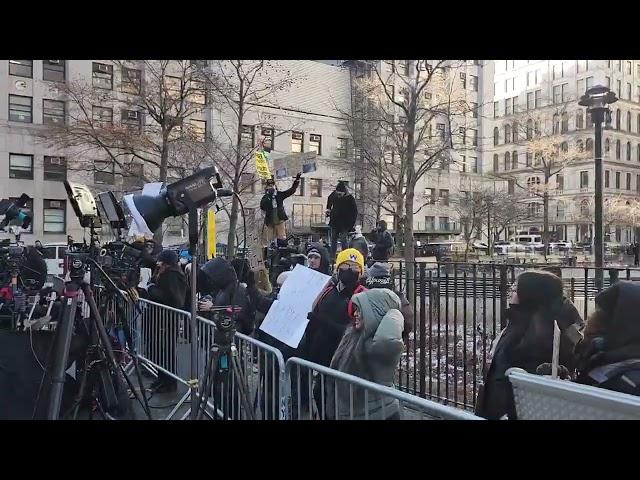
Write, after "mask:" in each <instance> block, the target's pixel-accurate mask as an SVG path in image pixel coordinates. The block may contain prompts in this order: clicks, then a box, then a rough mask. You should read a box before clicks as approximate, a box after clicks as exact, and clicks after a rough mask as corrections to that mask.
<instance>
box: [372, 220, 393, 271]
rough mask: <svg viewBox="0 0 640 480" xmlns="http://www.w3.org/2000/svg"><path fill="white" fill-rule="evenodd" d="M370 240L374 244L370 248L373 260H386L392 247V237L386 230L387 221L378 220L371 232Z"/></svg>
mask: <svg viewBox="0 0 640 480" xmlns="http://www.w3.org/2000/svg"><path fill="white" fill-rule="evenodd" d="M371 240H373V242H374V243H375V244H376V245H375V247H373V249H372V250H371V256H372V257H373V259H374V260H376V261H380V262H386V261H387V260H389V255H391V250H392V249H393V237H392V236H391V234H390V233H389V231H388V230H387V222H385V221H384V220H379V221H378V225H377V226H376V229H375V230H374V231H373V232H371Z"/></svg>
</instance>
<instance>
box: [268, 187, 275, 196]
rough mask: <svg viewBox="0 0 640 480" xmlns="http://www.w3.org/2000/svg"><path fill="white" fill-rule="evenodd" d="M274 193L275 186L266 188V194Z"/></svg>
mask: <svg viewBox="0 0 640 480" xmlns="http://www.w3.org/2000/svg"><path fill="white" fill-rule="evenodd" d="M274 193H276V189H275V188H267V194H268V195H273V194H274Z"/></svg>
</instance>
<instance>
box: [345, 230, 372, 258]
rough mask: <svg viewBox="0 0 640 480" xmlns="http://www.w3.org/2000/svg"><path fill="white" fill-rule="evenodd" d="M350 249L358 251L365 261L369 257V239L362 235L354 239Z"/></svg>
mask: <svg viewBox="0 0 640 480" xmlns="http://www.w3.org/2000/svg"><path fill="white" fill-rule="evenodd" d="M349 248H355V249H356V250H358V251H359V252H360V253H361V254H362V256H363V257H364V259H365V260H366V259H367V258H368V257H369V244H368V243H367V239H366V238H364V237H363V236H362V235H361V236H359V237H356V238H353V239H352V240H351V242H350V243H349Z"/></svg>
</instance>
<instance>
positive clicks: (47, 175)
mask: <svg viewBox="0 0 640 480" xmlns="http://www.w3.org/2000/svg"><path fill="white" fill-rule="evenodd" d="M44 179H45V180H51V181H54V182H64V181H65V180H66V179H67V159H66V158H64V157H50V156H47V155H45V157H44Z"/></svg>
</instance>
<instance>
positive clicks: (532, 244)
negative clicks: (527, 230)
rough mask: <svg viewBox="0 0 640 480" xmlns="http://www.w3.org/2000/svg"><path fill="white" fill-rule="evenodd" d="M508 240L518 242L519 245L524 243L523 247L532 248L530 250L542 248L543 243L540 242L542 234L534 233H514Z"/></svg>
mask: <svg viewBox="0 0 640 480" xmlns="http://www.w3.org/2000/svg"><path fill="white" fill-rule="evenodd" d="M509 241H511V242H515V243H518V244H520V245H524V246H525V247H528V248H529V249H532V250H537V249H542V248H544V243H543V242H542V235H536V234H527V235H516V236H515V237H511V238H510V239H509Z"/></svg>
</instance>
